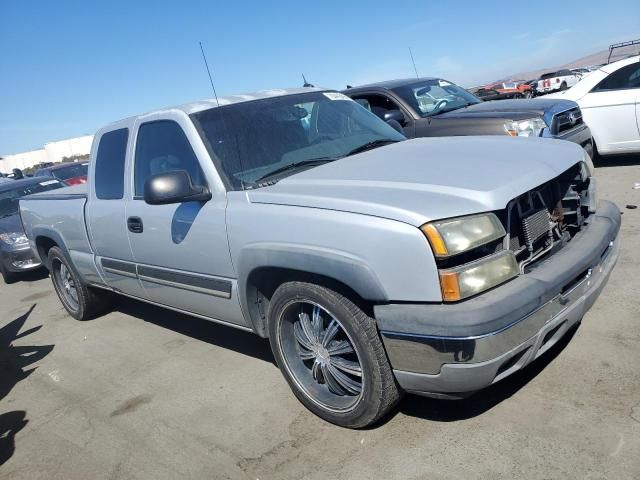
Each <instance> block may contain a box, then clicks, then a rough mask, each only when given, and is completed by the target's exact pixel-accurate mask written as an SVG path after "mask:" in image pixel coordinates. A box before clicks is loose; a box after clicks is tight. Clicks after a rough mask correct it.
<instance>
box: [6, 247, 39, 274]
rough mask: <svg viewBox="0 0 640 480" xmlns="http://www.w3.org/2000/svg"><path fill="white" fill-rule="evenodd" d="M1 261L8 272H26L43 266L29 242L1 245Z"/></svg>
mask: <svg viewBox="0 0 640 480" xmlns="http://www.w3.org/2000/svg"><path fill="white" fill-rule="evenodd" d="M0 263H2V268H3V269H4V270H5V271H7V272H15V273H18V272H26V271H29V270H33V269H35V268H38V267H40V266H42V264H41V263H40V259H39V258H38V255H36V254H35V253H34V252H33V250H32V249H31V246H30V245H29V244H23V245H17V246H15V245H6V244H4V243H3V244H1V246H0Z"/></svg>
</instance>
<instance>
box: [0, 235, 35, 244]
mask: <svg viewBox="0 0 640 480" xmlns="http://www.w3.org/2000/svg"><path fill="white" fill-rule="evenodd" d="M0 241H1V242H4V243H6V244H7V245H16V244H22V243H29V240H28V239H27V236H26V235H25V234H24V233H19V232H12V233H0Z"/></svg>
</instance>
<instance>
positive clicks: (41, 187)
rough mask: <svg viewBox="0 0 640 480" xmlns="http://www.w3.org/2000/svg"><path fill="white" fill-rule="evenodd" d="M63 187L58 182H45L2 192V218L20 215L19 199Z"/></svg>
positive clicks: (0, 207)
mask: <svg viewBox="0 0 640 480" xmlns="http://www.w3.org/2000/svg"><path fill="white" fill-rule="evenodd" d="M12 181H13V180H12ZM3 186H4V185H3ZM62 186H63V185H62V184H61V183H60V182H58V181H57V180H43V181H42V182H39V183H32V184H30V185H21V186H19V187H16V188H12V189H11V190H5V189H3V190H0V218H2V217H8V216H10V215H15V214H17V213H18V199H19V198H20V197H24V196H25V195H31V194H32V193H39V192H44V191H47V190H53V189H55V188H60V187H62Z"/></svg>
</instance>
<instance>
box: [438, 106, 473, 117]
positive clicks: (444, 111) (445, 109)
mask: <svg viewBox="0 0 640 480" xmlns="http://www.w3.org/2000/svg"><path fill="white" fill-rule="evenodd" d="M477 103H480V102H467V103H463V104H462V105H456V106H455V107H452V108H443V109H442V110H440V111H439V112H437V113H434V114H433V115H431V116H432V117H435V116H436V115H440V114H441V113H447V112H453V111H454V110H460V109H461V108H467V107H470V106H471V105H475V104H477Z"/></svg>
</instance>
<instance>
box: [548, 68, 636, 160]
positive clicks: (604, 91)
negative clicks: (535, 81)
mask: <svg viewBox="0 0 640 480" xmlns="http://www.w3.org/2000/svg"><path fill="white" fill-rule="evenodd" d="M550 96H551V97H555V98H566V99H567V100H573V101H575V102H577V103H578V105H580V109H581V110H582V115H583V119H584V122H585V123H586V124H587V125H588V126H589V128H590V129H591V134H592V135H593V140H594V142H595V147H596V149H597V152H598V153H599V154H601V155H612V154H618V153H632V152H640V120H639V117H640V55H636V56H633V57H629V58H625V59H624V60H620V61H618V62H614V63H610V64H609V65H604V66H602V67H600V68H599V69H598V70H595V71H593V72H591V73H590V74H589V75H587V76H586V77H584V78H583V79H582V80H581V81H580V82H578V84H576V85H575V86H574V87H572V88H570V89H569V90H566V91H564V92H560V93H556V94H553V95H550Z"/></svg>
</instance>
